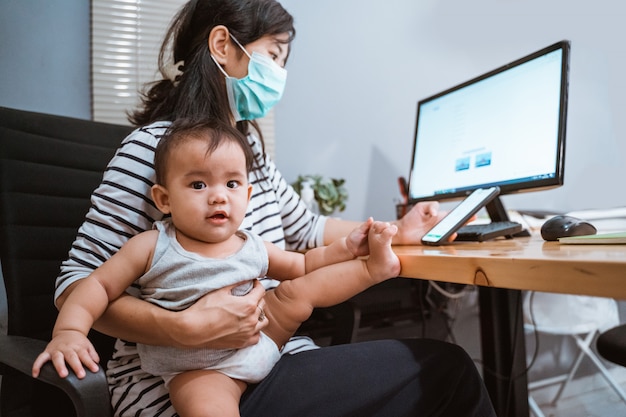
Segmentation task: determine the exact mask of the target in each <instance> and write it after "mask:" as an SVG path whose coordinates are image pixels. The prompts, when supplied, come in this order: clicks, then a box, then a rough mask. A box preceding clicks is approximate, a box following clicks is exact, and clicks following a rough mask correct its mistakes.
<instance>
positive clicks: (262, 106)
mask: <svg viewBox="0 0 626 417" xmlns="http://www.w3.org/2000/svg"><path fill="white" fill-rule="evenodd" d="M230 36H231V38H232V39H233V41H235V43H236V44H237V45H239V47H240V48H241V50H242V51H243V52H244V53H245V54H246V55H247V56H248V58H250V62H249V63H248V75H246V76H245V77H244V78H234V77H231V76H229V75H228V74H226V71H224V69H223V68H222V66H221V65H220V64H218V63H217V61H216V60H215V58H214V57H213V55H211V58H212V59H213V61H214V62H215V64H216V65H217V67H218V68H219V69H220V71H222V74H224V76H225V77H226V91H227V93H228V103H229V104H230V110H231V111H232V113H233V116H234V117H235V121H240V120H254V119H258V118H261V117H263V116H265V115H266V114H267V112H269V111H270V109H271V108H272V107H274V105H276V103H278V102H279V101H280V98H281V97H282V95H283V91H284V90H285V83H286V82H287V70H286V69H284V68H282V67H281V66H280V65H278V64H277V63H276V62H274V61H273V60H272V59H271V58H270V57H268V56H265V55H262V54H259V53H257V52H252V55H250V54H249V53H248V51H246V49H245V48H244V47H243V46H242V45H241V44H240V43H239V42H238V41H237V39H235V37H234V36H233V35H230Z"/></svg>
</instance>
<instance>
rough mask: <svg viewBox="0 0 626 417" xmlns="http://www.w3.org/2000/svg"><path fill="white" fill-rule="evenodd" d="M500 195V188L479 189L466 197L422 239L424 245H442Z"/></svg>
mask: <svg viewBox="0 0 626 417" xmlns="http://www.w3.org/2000/svg"><path fill="white" fill-rule="evenodd" d="M498 194H500V188H499V187H490V188H479V189H477V190H474V192H472V193H471V194H470V195H468V196H467V197H465V200H463V201H461V202H460V203H459V205H457V206H456V207H455V208H454V209H453V210H452V211H451V212H450V213H448V214H447V215H446V217H444V218H443V219H441V221H440V222H439V223H437V224H436V225H435V226H434V227H433V228H432V229H430V230H429V231H428V233H426V234H425V235H424V237H423V238H422V243H423V244H424V245H441V244H442V243H445V242H447V241H448V238H449V237H450V236H451V235H452V234H453V233H454V232H456V231H457V230H459V229H460V228H461V227H462V226H463V225H465V223H467V221H468V220H469V219H471V218H472V216H473V215H474V214H476V213H478V211H479V210H480V209H481V208H483V207H484V206H485V205H486V204H487V203H489V202H490V201H491V200H493V199H494V198H495V197H496V196H497V195H498Z"/></svg>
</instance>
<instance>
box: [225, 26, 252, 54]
mask: <svg viewBox="0 0 626 417" xmlns="http://www.w3.org/2000/svg"><path fill="white" fill-rule="evenodd" d="M228 36H230V37H231V38H232V40H233V41H235V43H236V44H237V45H238V46H239V47H240V48H241V50H242V51H243V53H244V54H246V55H247V56H248V58H250V59H252V57H251V56H250V54H249V53H248V51H246V48H244V47H243V45H242V44H240V43H239V41H238V40H237V38H235V37H234V36H233V34H232V33H230V32H228Z"/></svg>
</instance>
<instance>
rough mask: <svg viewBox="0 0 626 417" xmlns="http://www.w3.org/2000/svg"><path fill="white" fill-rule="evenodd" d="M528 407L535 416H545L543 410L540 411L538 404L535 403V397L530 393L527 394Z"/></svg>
mask: <svg viewBox="0 0 626 417" xmlns="http://www.w3.org/2000/svg"><path fill="white" fill-rule="evenodd" d="M528 407H529V408H530V411H532V413H533V414H534V415H535V417H545V415H544V414H543V411H541V408H539V405H537V402H536V401H535V399H534V398H533V397H531V396H530V395H529V396H528Z"/></svg>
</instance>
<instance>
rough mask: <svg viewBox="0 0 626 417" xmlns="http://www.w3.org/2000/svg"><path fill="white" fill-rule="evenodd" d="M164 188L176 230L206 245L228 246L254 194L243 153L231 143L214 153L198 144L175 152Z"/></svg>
mask: <svg viewBox="0 0 626 417" xmlns="http://www.w3.org/2000/svg"><path fill="white" fill-rule="evenodd" d="M166 184H167V186H166V188H167V192H168V196H169V203H170V213H171V214H172V221H173V223H174V225H175V226H176V229H177V230H178V231H179V232H180V233H182V234H183V235H184V236H185V237H186V238H188V239H191V240H196V241H200V242H207V243H219V242H223V241H226V240H227V239H228V238H230V237H231V236H232V235H233V234H234V233H235V232H236V231H237V230H238V229H239V227H240V226H241V223H242V221H243V219H244V217H245V214H246V209H247V206H248V200H249V198H250V193H251V190H252V186H251V185H249V183H248V173H247V170H246V159H245V156H244V153H243V150H242V149H241V147H240V146H239V145H238V144H236V143H234V142H231V141H228V142H224V143H223V144H221V145H219V147H218V148H217V149H215V151H213V152H212V153H207V146H206V143H205V142H204V141H203V140H201V139H198V140H189V141H186V142H185V143H183V144H181V146H178V147H176V149H174V150H173V151H172V154H171V157H170V158H169V161H168V169H167V178H166ZM182 243H183V242H181V244H182Z"/></svg>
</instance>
